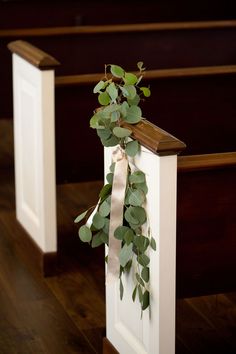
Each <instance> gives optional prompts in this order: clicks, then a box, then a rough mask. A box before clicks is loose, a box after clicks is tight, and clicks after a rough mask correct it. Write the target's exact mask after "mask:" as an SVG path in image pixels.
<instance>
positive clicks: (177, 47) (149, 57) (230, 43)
mask: <svg viewBox="0 0 236 354" xmlns="http://www.w3.org/2000/svg"><path fill="white" fill-rule="evenodd" d="M19 38H22V39H26V40H28V41H30V42H31V43H32V44H34V45H35V46H37V47H39V48H41V49H42V50H44V51H46V52H49V53H51V55H53V56H54V57H56V58H60V62H61V63H62V65H61V66H60V67H58V68H57V74H58V75H74V74H82V73H91V72H95V73H96V72H99V71H100V70H101V68H103V66H104V63H113V62H115V63H116V62H117V53H129V55H125V54H124V55H121V56H120V60H119V61H120V63H119V64H120V65H121V66H122V65H123V66H124V67H125V68H127V70H133V68H134V65H135V63H136V62H138V61H140V60H142V61H144V63H145V65H146V66H147V67H148V69H149V70H151V69H156V68H158V69H164V68H178V67H191V66H192V67H198V66H211V65H214V66H215V65H233V64H234V63H235V60H236V49H235V46H234V43H236V21H233V20H232V21H203V22H176V23H134V24H132V23H131V24H118V25H100V26H92V25H90V26H77V27H74V26H67V27H55V28H53V27H52V28H28V29H27V28H26V29H12V30H10V29H9V30H0V39H1V46H0V56H1V61H2V66H1V68H4V70H3V69H2V73H1V78H2V82H3V83H4V84H3V85H1V88H0V90H1V91H0V95H1V96H3V95H4V97H5V100H4V104H3V105H1V107H0V117H5V118H11V117H12V108H11V107H12V104H11V95H10V92H11V90H10V86H9V75H10V73H11V68H10V54H9V53H8V52H7V50H6V45H7V43H8V42H9V41H10V40H14V39H19ZM71 48H73V55H68V52H71Z"/></svg>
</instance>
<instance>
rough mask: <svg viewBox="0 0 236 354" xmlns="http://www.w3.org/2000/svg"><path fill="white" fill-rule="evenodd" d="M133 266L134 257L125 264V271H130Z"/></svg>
mask: <svg viewBox="0 0 236 354" xmlns="http://www.w3.org/2000/svg"><path fill="white" fill-rule="evenodd" d="M131 267H132V259H130V260H129V262H128V263H127V264H126V266H125V272H126V273H129V272H130V269H131Z"/></svg>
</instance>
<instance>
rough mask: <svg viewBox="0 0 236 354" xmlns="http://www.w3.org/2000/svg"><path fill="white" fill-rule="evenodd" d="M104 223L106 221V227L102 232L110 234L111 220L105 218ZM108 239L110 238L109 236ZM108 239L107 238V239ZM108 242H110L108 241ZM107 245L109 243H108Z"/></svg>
mask: <svg viewBox="0 0 236 354" xmlns="http://www.w3.org/2000/svg"><path fill="white" fill-rule="evenodd" d="M104 221H105V223H104V226H103V228H102V231H103V232H104V233H105V234H107V235H108V234H109V224H110V220H109V219H108V218H104ZM107 237H108V236H107ZM104 238H105V236H104ZM105 239H106V238H105ZM107 241H108V240H107ZM106 243H107V242H106Z"/></svg>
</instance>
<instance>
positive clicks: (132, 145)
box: [125, 140, 140, 157]
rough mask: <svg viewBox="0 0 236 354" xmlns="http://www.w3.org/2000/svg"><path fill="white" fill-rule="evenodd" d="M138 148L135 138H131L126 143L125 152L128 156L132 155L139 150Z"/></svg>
mask: <svg viewBox="0 0 236 354" xmlns="http://www.w3.org/2000/svg"><path fill="white" fill-rule="evenodd" d="M139 149H140V145H139V142H138V141H137V140H132V141H129V142H128V143H127V144H126V147H125V152H126V154H127V155H128V156H130V157H134V156H135V155H137V153H138V152H139Z"/></svg>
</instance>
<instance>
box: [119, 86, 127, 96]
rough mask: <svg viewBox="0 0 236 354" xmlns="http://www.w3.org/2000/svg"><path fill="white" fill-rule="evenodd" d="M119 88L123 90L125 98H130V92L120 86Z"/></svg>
mask: <svg viewBox="0 0 236 354" xmlns="http://www.w3.org/2000/svg"><path fill="white" fill-rule="evenodd" d="M119 88H120V90H121V92H122V94H123V96H124V97H128V96H129V91H128V90H127V89H126V88H125V87H123V86H119Z"/></svg>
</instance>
